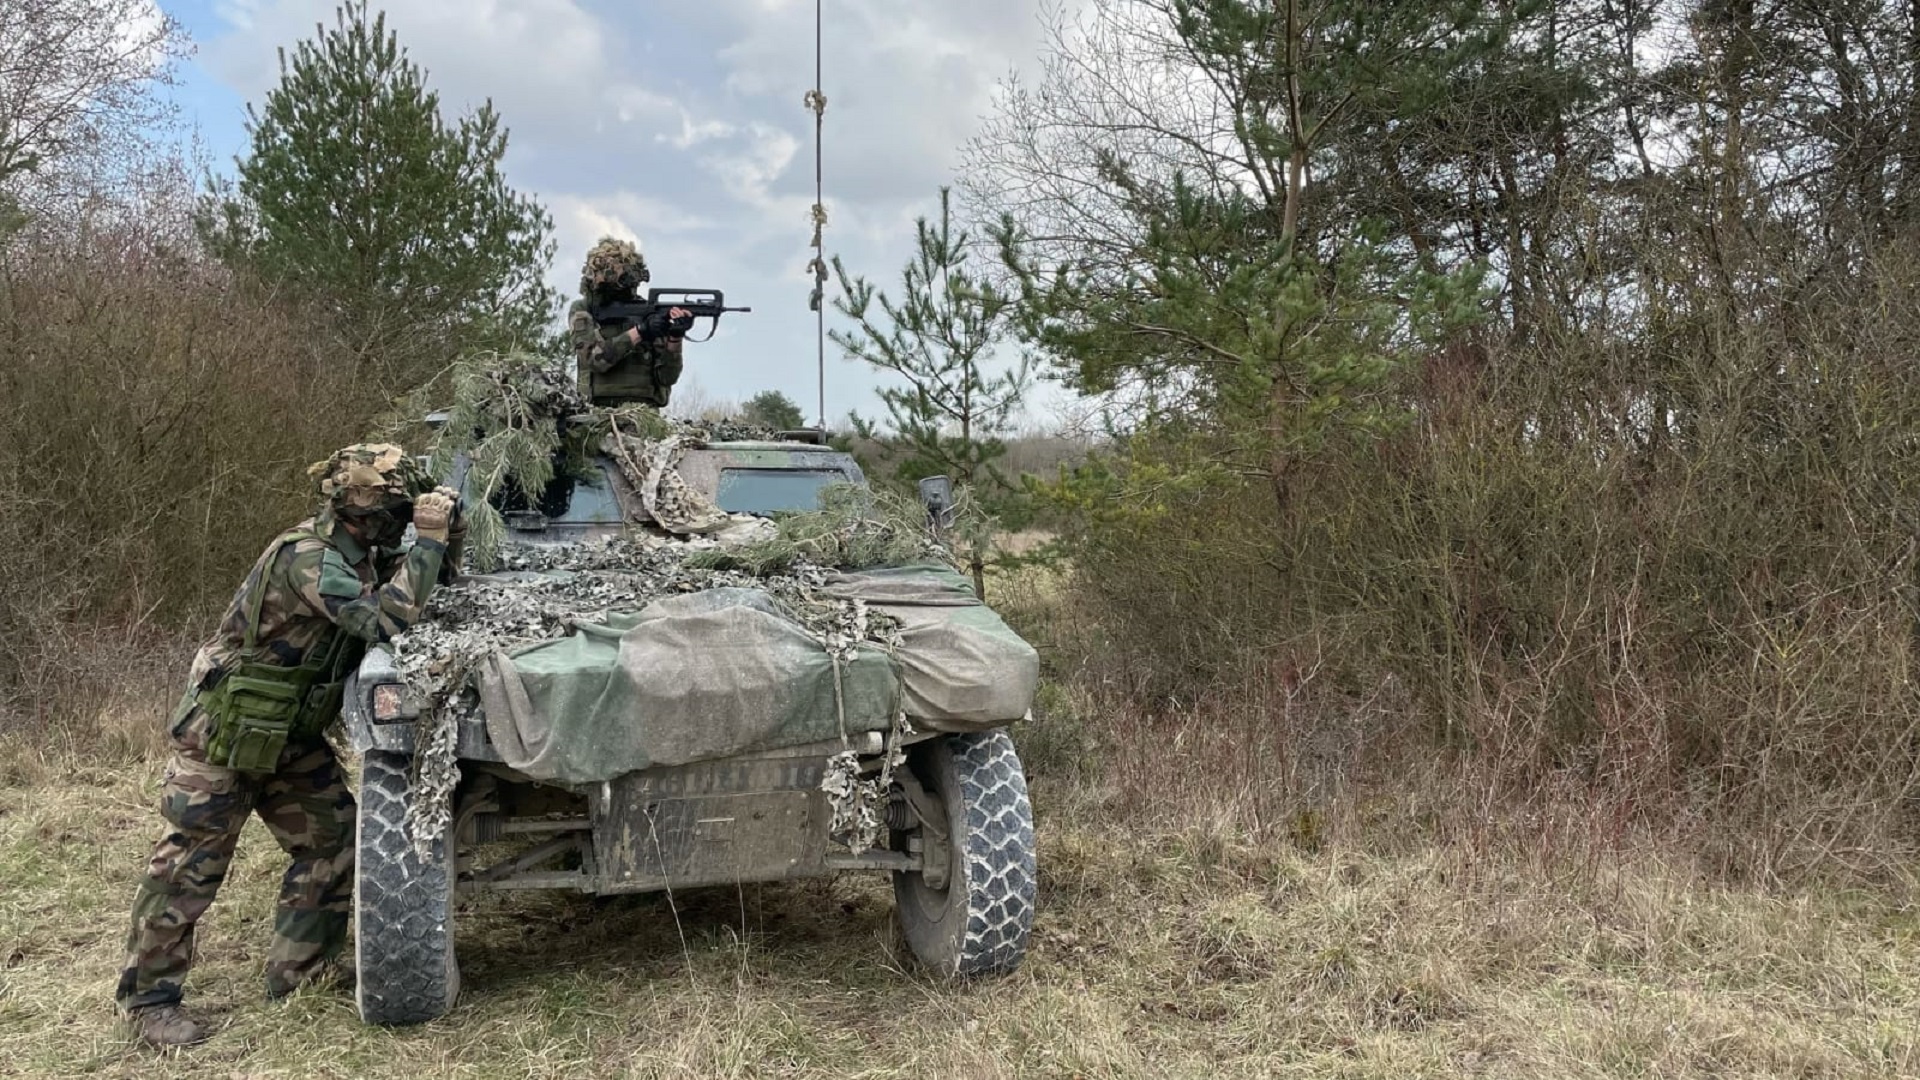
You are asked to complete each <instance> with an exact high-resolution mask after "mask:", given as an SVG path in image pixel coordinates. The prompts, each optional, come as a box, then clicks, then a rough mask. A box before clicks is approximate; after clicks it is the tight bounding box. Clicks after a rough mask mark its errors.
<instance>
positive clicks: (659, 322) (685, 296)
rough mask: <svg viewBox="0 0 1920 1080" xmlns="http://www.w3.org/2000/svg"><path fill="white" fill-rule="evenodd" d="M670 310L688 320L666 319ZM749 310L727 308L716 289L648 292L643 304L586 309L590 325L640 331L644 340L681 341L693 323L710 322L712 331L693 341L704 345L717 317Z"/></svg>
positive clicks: (628, 302)
mask: <svg viewBox="0 0 1920 1080" xmlns="http://www.w3.org/2000/svg"><path fill="white" fill-rule="evenodd" d="M674 308H679V309H680V310H682V311H685V312H687V313H689V316H690V317H689V318H685V319H669V318H667V317H666V313H667V312H668V311H670V310H672V309H674ZM752 310H753V309H752V308H750V307H728V306H727V298H726V295H725V294H724V293H722V292H721V291H720V290H719V289H648V290H647V298H646V299H645V300H626V301H622V302H619V303H613V304H603V305H601V306H600V307H596V308H591V309H589V313H590V314H592V316H593V321H594V322H596V323H599V324H600V325H601V326H618V327H620V328H621V329H622V330H625V329H629V328H631V327H635V326H638V327H640V332H641V333H642V334H643V335H647V336H656V335H657V336H661V337H674V338H684V337H686V336H687V331H689V330H691V329H693V323H694V320H695V319H712V320H713V328H712V329H711V330H708V331H707V337H704V338H694V339H693V340H695V341H705V340H707V338H710V337H712V336H713V335H714V334H715V333H716V332H717V331H719V329H720V316H721V315H724V314H725V313H727V312H729V311H740V312H748V311H752Z"/></svg>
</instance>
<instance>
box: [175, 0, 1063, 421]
mask: <svg viewBox="0 0 1920 1080" xmlns="http://www.w3.org/2000/svg"><path fill="white" fill-rule="evenodd" d="M159 2H160V4H161V7H163V8H164V9H165V10H166V11H167V12H169V13H170V14H172V15H173V16H174V17H175V18H176V19H178V20H179V21H180V22H181V23H182V24H183V25H184V26H185V27H186V28H187V31H188V33H189V34H191V36H192V38H193V41H194V44H195V47H196V51H195V53H194V55H193V56H192V57H191V58H190V59H189V60H188V61H187V62H186V63H185V64H184V65H183V68H182V71H181V72H180V75H181V85H180V87H179V88H178V90H177V92H176V97H177V100H178V101H179V103H180V105H181V107H182V109H183V111H184V113H185V114H186V115H185V118H186V119H187V120H188V121H189V122H190V123H192V124H194V125H195V126H197V127H198V128H199V130H200V132H201V135H202V137H203V138H204V139H205V140H206V142H207V144H208V146H209V148H210V150H211V152H212V154H213V156H214V158H215V161H216V163H217V164H219V165H220V166H221V167H229V168H230V164H229V163H230V162H231V159H232V157H233V155H234V154H235V153H236V152H238V151H239V150H240V149H242V147H243V146H244V141H245V132H244V128H243V125H244V122H245V105H246V103H247V102H248V101H258V100H259V99H260V98H261V97H262V96H263V95H264V94H265V92H266V91H267V90H268V89H269V88H270V87H271V86H272V85H273V84H274V82H275V81H276V79H277V75H278V66H277V65H278V61H277V59H276V50H277V49H278V48H280V47H282V46H291V45H293V44H294V43H295V42H297V41H299V40H300V39H302V38H306V37H311V36H313V34H314V33H315V26H316V24H317V23H319V22H326V23H327V24H328V25H331V24H332V22H333V18H334V16H333V11H334V2H333V0H159ZM386 9H387V13H388V21H389V24H390V25H391V26H392V27H393V28H394V30H395V31H397V33H398V34H399V38H400V42H401V44H402V45H403V46H405V47H406V48H407V49H408V51H409V52H410V54H411V55H412V57H413V59H414V60H415V61H417V62H418V63H420V64H421V66H423V67H424V68H425V69H426V71H427V76H428V81H429V85H430V86H431V87H432V88H434V89H435V90H437V91H438V92H439V93H440V97H441V102H442V107H443V108H444V109H446V110H447V111H449V112H450V113H451V112H456V111H457V112H464V111H466V110H467V109H468V108H470V107H472V106H473V105H476V104H478V103H479V102H481V101H483V100H485V99H488V98H491V99H492V101H493V103H494V106H495V108H496V109H497V110H498V111H499V112H500V113H501V115H502V117H503V119H504V120H505V122H506V124H507V126H508V128H509V129H510V131H511V142H510V147H509V150H508V153H507V158H506V169H507V175H508V179H509V180H510V182H512V183H513V184H514V185H515V186H517V187H519V188H521V189H522V190H526V191H531V192H533V193H535V194H537V195H538V196H539V197H540V199H541V200H542V201H543V202H544V203H545V204H546V206H547V208H548V209H549V210H550V211H551V212H552V214H553V219H554V227H555V232H556V238H557V240H558V241H559V255H558V256H557V258H556V261H555V266H554V267H553V270H552V273H551V280H552V281H553V283H554V285H555V286H556V287H558V288H560V289H561V290H562V291H563V292H564V293H569V294H570V293H571V292H572V291H573V288H574V286H575V284H576V283H577V280H578V273H579V270H578V266H579V258H580V255H581V253H583V252H584V251H585V249H586V247H587V245H589V244H590V243H592V242H593V240H595V239H596V238H598V237H599V236H601V235H602V234H605V233H613V234H615V235H618V236H623V237H627V238H632V239H637V240H638V241H639V242H640V245H641V248H642V250H643V251H644V252H645V253H646V255H647V261H648V263H649V265H650V266H651V267H652V269H653V277H654V284H656V285H669V286H671V285H685V286H705V287H718V288H722V289H724V290H725V291H726V294H727V299H728V301H729V302H730V303H733V304H748V305H751V306H752V307H753V309H754V310H753V313H752V314H750V315H745V316H728V318H727V321H726V322H725V323H723V324H722V327H721V330H720V333H719V335H718V336H716V337H715V338H714V339H713V340H712V341H711V342H707V343H705V344H702V345H696V346H690V347H689V349H688V360H689V363H688V373H689V379H690V380H691V381H692V382H693V383H694V384H696V385H697V389H698V391H699V392H701V393H704V394H705V395H706V396H708V397H711V398H719V399H732V400H740V399H744V398H746V397H749V396H751V395H752V394H754V393H756V392H758V391H760V390H764V389H768V388H772V389H778V390H782V391H784V392H786V393H787V394H788V395H789V396H791V397H793V398H794V399H795V400H797V401H799V402H801V404H802V406H803V408H804V409H805V411H806V412H807V413H808V414H810V415H811V414H812V413H813V412H814V411H815V407H814V401H815V399H816V393H815V370H816V360H815V357H816V353H815V346H814V321H813V320H814V317H813V315H812V313H811V312H809V311H808V310H807V292H808V288H809V281H808V278H807V276H806V272H805V271H806V263H807V260H808V259H809V258H810V256H811V251H810V249H809V248H808V246H807V243H808V239H809V234H810V226H809V221H808V207H809V206H810V205H811V204H812V202H813V161H814V156H813V155H814V149H813V117H812V114H811V113H810V112H809V111H807V109H806V108H804V106H803V105H802V103H801V99H802V96H803V95H804V94H805V93H806V91H807V89H808V88H810V87H811V86H813V85H814V78H813V74H814V72H813V68H814V26H813V23H814V0H704V2H702V3H694V4H686V3H666V2H657V0H628V2H626V3H616V2H611V0H390V2H389V3H388V4H387V5H386ZM824 21H825V47H824V62H825V76H824V79H823V81H822V89H823V90H824V91H825V93H826V95H827V99H828V108H827V115H826V132H825V136H826V141H825V155H826V188H827V200H826V201H827V205H828V209H829V212H830V214H831V219H832V220H831V224H830V226H829V228H828V231H827V249H828V254H829V255H833V254H838V255H840V256H841V258H842V259H843V260H844V261H845V262H846V264H847V266H848V268H849V269H851V270H854V271H855V272H859V273H865V274H867V275H868V276H869V277H872V278H875V279H877V280H880V281H882V282H883V283H891V282H893V281H894V280H895V279H896V278H897V275H898V273H899V268H900V266H901V264H902V262H903V261H904V260H905V258H906V256H907V254H908V251H909V249H910V248H911V246H912V235H913V221H914V219H915V217H917V216H919V215H922V214H926V213H929V212H930V211H931V210H932V209H933V208H934V207H936V206H937V196H938V191H939V188H940V186H941V185H942V184H945V183H949V182H951V179H952V176H953V169H954V167H955V165H956V164H957V163H958V160H959V153H960V148H961V146H962V144H963V143H964V142H965V141H966V139H967V138H968V136H969V135H970V134H971V133H972V132H973V130H974V127H975V125H976V124H977V123H978V120H979V118H980V117H981V116H982V115H983V114H985V113H986V112H987V110H988V109H989V107H990V105H991V102H992V99H993V96H994V94H995V91H996V86H997V85H998V83H999V82H1000V80H1001V79H1002V78H1004V77H1005V76H1006V75H1007V74H1008V73H1009V72H1011V71H1014V70H1016V69H1019V70H1030V69H1032V68H1033V67H1034V66H1035V62H1036V59H1037V54H1038V50H1039V47H1040V44H1041V38H1042V23H1041V18H1040V4H1039V3H1038V0H968V2H966V3H956V2H952V0H825V8H824ZM830 295H831V293H830ZM828 318H829V325H833V320H834V319H835V316H834V315H833V314H832V313H831V312H829V316H828ZM875 382H876V380H875V377H874V376H873V375H871V374H869V373H867V372H866V371H864V370H862V368H861V367H860V366H859V365H856V364H855V363H854V362H852V361H848V360H844V359H841V358H840V357H839V356H838V354H837V352H836V351H835V350H834V349H833V346H832V345H831V344H829V345H828V356H827V413H828V415H829V416H831V417H834V418H835V419H836V420H837V419H838V418H841V417H844V416H845V414H846V413H847V411H848V410H849V409H854V408H858V409H859V410H861V411H862V412H863V413H869V414H870V413H872V412H874V411H876V406H877V402H876V401H875V400H874V399H873V397H872V388H873V386H874V385H875ZM682 385H683V386H685V385H686V383H683V384H682ZM1040 411H1042V412H1044V411H1046V410H1045V407H1044V406H1042V407H1041V409H1040Z"/></svg>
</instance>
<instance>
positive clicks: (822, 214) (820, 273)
mask: <svg viewBox="0 0 1920 1080" xmlns="http://www.w3.org/2000/svg"><path fill="white" fill-rule="evenodd" d="M822 2H823V0H813V89H811V90H809V91H807V95H806V98H805V103H806V106H807V108H809V109H811V110H813V261H812V262H809V263H808V264H807V270H808V271H809V272H811V273H812V274H813V292H812V294H811V295H810V296H809V297H808V298H807V306H808V307H811V308H812V309H813V315H814V345H815V347H816V349H817V350H818V353H819V366H820V383H819V385H820V400H819V407H820V412H819V414H818V415H819V417H820V429H821V430H822V431H825V430H826V427H827V305H826V296H827V255H826V243H825V241H824V239H823V238H822V236H821V233H823V232H824V231H825V230H826V227H827V203H826V196H825V194H824V191H825V186H824V184H823V182H822V177H823V175H824V174H823V171H822V168H821V149H820V142H821V140H820V130H821V128H822V126H823V124H824V121H825V119H826V115H827V95H825V94H823V93H821V92H820V82H821V78H820V37H821V34H820V25H821V18H820V8H821V4H822Z"/></svg>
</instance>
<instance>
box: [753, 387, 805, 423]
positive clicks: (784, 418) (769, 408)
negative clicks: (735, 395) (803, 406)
mask: <svg viewBox="0 0 1920 1080" xmlns="http://www.w3.org/2000/svg"><path fill="white" fill-rule="evenodd" d="M740 415H741V417H742V418H744V419H745V420H746V421H747V422H748V423H750V424H759V425H760V426H761V427H769V428H772V429H774V430H775V431H792V430H793V429H795V428H799V427H804V426H805V425H806V422H807V421H806V416H805V415H804V414H803V413H801V411H800V406H799V404H798V403H797V402H795V401H794V400H793V399H792V398H790V397H788V396H787V395H785V394H783V393H781V392H780V391H778V390H762V391H760V392H759V393H757V394H755V395H753V396H752V397H750V398H748V399H747V403H746V404H745V405H743V406H741V407H740Z"/></svg>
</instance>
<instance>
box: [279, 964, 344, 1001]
mask: <svg viewBox="0 0 1920 1080" xmlns="http://www.w3.org/2000/svg"><path fill="white" fill-rule="evenodd" d="M359 983H360V971H359V969H358V968H356V967H355V966H354V963H353V958H352V957H350V956H342V957H337V958H335V959H332V960H328V961H325V962H323V963H321V964H319V965H317V966H315V967H314V968H313V969H312V970H311V971H308V972H305V973H303V974H287V973H282V972H275V971H269V972H268V973H267V1000H268V1001H281V1000H283V999H285V998H287V997H288V996H290V995H291V994H292V993H293V992H294V991H295V990H298V989H300V988H301V987H303V986H318V987H331V988H333V989H335V990H339V991H341V992H342V993H346V994H351V993H353V991H354V989H355V987H357V986H358V985H359Z"/></svg>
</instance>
